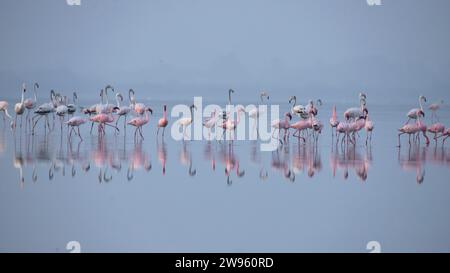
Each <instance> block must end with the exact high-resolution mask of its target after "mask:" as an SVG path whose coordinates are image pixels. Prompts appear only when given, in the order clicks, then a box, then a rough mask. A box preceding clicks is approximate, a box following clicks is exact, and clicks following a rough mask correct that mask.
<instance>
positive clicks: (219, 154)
mask: <svg viewBox="0 0 450 273" xmlns="http://www.w3.org/2000/svg"><path fill="white" fill-rule="evenodd" d="M12 141H13V142H14V150H12V149H11V153H12V155H13V160H12V165H13V167H14V170H16V172H17V177H18V181H19V186H20V188H23V187H24V186H25V185H26V182H27V181H31V182H38V181H40V180H42V181H52V180H54V179H55V178H57V177H72V178H75V177H77V176H80V175H84V174H87V173H89V172H93V173H94V177H95V178H96V179H97V180H98V182H99V183H104V182H106V183H107V182H110V181H112V180H113V177H114V176H116V175H117V174H119V173H123V172H124V174H126V179H127V180H128V181H131V180H133V179H134V175H135V172H137V171H143V172H150V171H151V169H152V163H151V154H150V152H149V150H150V148H149V147H148V146H144V145H143V143H144V142H143V141H137V142H132V143H131V142H129V143H127V139H126V136H124V137H123V138H122V137H119V136H115V135H114V136H108V135H106V136H104V137H100V138H98V137H94V136H92V137H91V138H90V139H87V140H85V141H83V140H76V139H74V140H73V141H70V142H67V141H65V137H63V136H62V135H59V134H57V135H54V136H52V135H51V134H50V135H49V134H43V135H35V136H32V135H22V136H21V135H17V138H16V139H14V140H12ZM6 143H7V141H6V139H5V133H4V132H2V133H0V148H1V149H0V156H1V155H3V154H5V152H6V151H7V150H8V149H7V148H8V147H7V145H6ZM173 144H175V145H176V146H178V151H177V150H176V149H175V150H174V152H175V153H178V156H177V155H176V154H175V156H174V157H173V158H175V160H176V162H175V163H176V164H175V165H178V166H175V167H173V168H171V169H173V170H179V169H180V168H179V166H182V167H181V170H185V171H183V173H184V174H185V175H186V176H190V177H196V176H197V175H198V172H199V170H200V169H201V168H204V169H205V173H208V171H209V172H211V171H212V172H213V173H216V172H215V171H216V169H219V170H224V171H223V172H219V173H217V175H220V176H222V175H224V176H225V179H226V180H225V181H226V183H227V184H228V185H232V184H233V182H235V181H234V180H235V179H240V178H242V177H244V176H245V175H246V173H247V171H248V172H250V173H252V172H253V173H254V174H255V175H256V177H258V178H259V180H260V181H265V180H269V178H270V179H272V180H273V181H279V177H280V176H281V177H282V178H283V179H286V180H287V181H290V182H294V181H296V178H298V177H299V176H301V175H302V174H304V176H305V177H307V178H313V177H317V176H319V174H320V173H321V172H322V170H323V163H322V153H321V146H319V145H318V143H317V142H306V143H303V142H298V143H297V142H295V143H289V142H286V143H284V144H283V145H280V146H279V147H278V148H277V149H276V150H275V151H273V152H261V151H260V143H259V142H257V141H253V142H246V143H243V142H215V141H205V142H203V143H201V142H187V141H183V142H178V143H173ZM198 148H200V149H201V151H202V152H201V154H200V157H201V158H202V159H204V160H203V161H201V162H197V161H195V159H196V156H195V154H193V153H192V150H194V151H195V150H197V149H198ZM394 151H395V150H394ZM168 152H169V151H168V147H167V144H166V142H165V140H159V139H158V140H156V156H157V160H158V162H159V166H161V173H162V175H163V176H164V175H166V174H167V172H168V170H167V168H166V165H167V163H168V158H169V157H168ZM242 160H243V161H242ZM398 162H399V165H400V167H401V170H405V171H407V172H409V171H414V172H415V174H416V181H417V182H418V183H422V182H423V181H424V177H425V163H426V162H428V163H431V164H433V165H437V166H442V167H447V168H448V167H450V154H449V152H448V149H446V148H445V147H441V146H440V145H433V146H432V147H419V146H418V145H411V146H409V148H406V146H405V147H404V148H401V149H399V150H398ZM372 163H373V156H372V148H371V145H368V146H358V145H356V146H355V145H349V146H341V145H334V144H333V145H331V152H330V153H329V157H328V164H329V166H330V171H331V174H332V176H333V177H341V178H342V179H348V178H349V177H350V176H351V174H352V173H354V174H355V176H354V177H356V178H357V179H359V180H361V181H366V180H367V178H368V174H369V169H370V168H371V166H372ZM246 164H250V165H249V166H248V167H247V166H246ZM243 165H244V166H246V168H243ZM123 166H127V167H125V168H124V167H123ZM43 170H44V172H43ZM44 173H45V174H44ZM27 176H28V177H27Z"/></svg>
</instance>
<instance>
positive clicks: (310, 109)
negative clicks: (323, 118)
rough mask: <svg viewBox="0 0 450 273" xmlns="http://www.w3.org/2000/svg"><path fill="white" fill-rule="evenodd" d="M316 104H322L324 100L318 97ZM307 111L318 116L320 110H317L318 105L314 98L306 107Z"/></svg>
mask: <svg viewBox="0 0 450 273" xmlns="http://www.w3.org/2000/svg"><path fill="white" fill-rule="evenodd" d="M316 104H317V105H319V106H322V100H321V99H318V100H317V102H316ZM306 113H308V115H312V116H317V114H318V113H319V110H317V107H316V106H315V105H314V102H313V101H312V100H310V101H309V103H308V106H307V107H306Z"/></svg>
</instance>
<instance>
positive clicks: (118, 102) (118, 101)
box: [116, 96, 120, 107]
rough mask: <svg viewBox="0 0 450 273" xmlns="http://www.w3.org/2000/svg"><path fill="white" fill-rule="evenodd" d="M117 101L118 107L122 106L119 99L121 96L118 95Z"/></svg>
mask: <svg viewBox="0 0 450 273" xmlns="http://www.w3.org/2000/svg"><path fill="white" fill-rule="evenodd" d="M116 102H117V107H120V100H119V96H116Z"/></svg>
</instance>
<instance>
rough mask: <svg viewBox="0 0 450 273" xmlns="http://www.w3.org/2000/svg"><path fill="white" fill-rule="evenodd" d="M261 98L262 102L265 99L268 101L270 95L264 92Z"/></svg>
mask: <svg viewBox="0 0 450 273" xmlns="http://www.w3.org/2000/svg"><path fill="white" fill-rule="evenodd" d="M260 97H261V100H262V99H263V98H264V97H265V98H267V99H269V94H267V92H266V91H262V92H261V95H260Z"/></svg>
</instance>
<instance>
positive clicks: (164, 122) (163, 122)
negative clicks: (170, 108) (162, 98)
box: [156, 105, 169, 138]
mask: <svg viewBox="0 0 450 273" xmlns="http://www.w3.org/2000/svg"><path fill="white" fill-rule="evenodd" d="M167 124H169V121H168V120H167V106H166V105H164V106H163V117H162V118H161V119H159V120H158V130H157V131H156V135H157V136H158V134H159V128H163V132H162V137H163V138H164V131H165V130H166V127H167Z"/></svg>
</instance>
